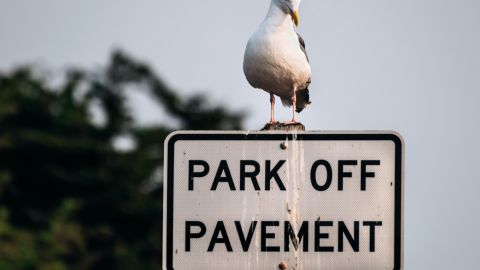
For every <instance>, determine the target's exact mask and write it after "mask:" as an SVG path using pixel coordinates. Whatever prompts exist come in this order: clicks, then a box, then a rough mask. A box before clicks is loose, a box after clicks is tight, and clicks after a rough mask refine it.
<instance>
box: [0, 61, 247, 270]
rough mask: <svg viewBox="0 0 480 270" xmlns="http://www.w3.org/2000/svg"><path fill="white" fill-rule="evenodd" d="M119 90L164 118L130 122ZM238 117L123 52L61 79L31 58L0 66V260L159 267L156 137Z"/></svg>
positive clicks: (7, 265)
mask: <svg viewBox="0 0 480 270" xmlns="http://www.w3.org/2000/svg"><path fill="white" fill-rule="evenodd" d="M126 91H146V93H147V94H149V95H151V96H152V97H153V98H154V99H155V100H156V101H158V103H159V105H160V106H162V107H163V108H164V109H165V111H166V113H167V114H168V116H169V117H170V119H172V121H171V122H166V123H164V124H162V125H157V126H149V127H139V126H137V125H135V123H134V121H133V120H132V117H131V114H130V112H129V110H128V107H127V105H126V97H125V93H126ZM92 108H96V109H97V110H100V111H101V112H102V115H104V116H105V117H104V118H105V121H104V122H102V123H98V121H95V119H94V117H93V116H92ZM242 120H243V115H242V114H241V113H232V112H230V111H228V110H227V109H226V108H224V107H221V106H212V105H210V104H209V103H208V102H207V100H206V99H205V98H204V97H203V96H201V95H197V96H193V97H190V98H182V97H180V96H178V95H177V94H176V93H175V92H174V91H172V90H171V89H170V88H169V87H167V86H166V85H165V84H164V83H163V82H162V81H161V80H160V79H159V78H158V77H157V76H156V75H155V74H154V73H153V72H152V71H151V69H150V68H149V67H148V66H146V65H145V64H142V63H139V62H137V61H134V60H133V59H132V58H130V57H128V56H126V55H125V54H123V53H122V52H115V53H113V55H112V58H111V62H110V64H109V65H108V67H107V68H106V69H105V70H100V71H97V72H87V71H84V70H79V69H75V70H70V71H69V72H67V75H66V79H65V83H64V84H63V85H62V86H61V87H52V86H51V85H50V84H49V83H48V82H47V80H46V79H45V78H42V76H40V75H38V74H36V73H35V72H34V71H33V70H32V69H31V68H20V69H18V70H16V71H14V72H12V73H11V74H1V73H0V269H102V270H103V269H160V268H161V222H162V193H163V192H162V186H161V183H162V179H161V178H162V173H161V172H162V164H163V141H164V139H165V137H166V136H167V135H168V134H169V133H170V132H171V131H173V130H174V129H176V128H180V129H196V130H204V129H240V128H241V123H242ZM172 123H175V125H173V124H172ZM119 138H129V140H130V144H132V147H131V149H128V150H122V149H118V148H116V147H115V146H114V142H115V141H116V140H118V139H119Z"/></svg>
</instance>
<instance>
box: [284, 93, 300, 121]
mask: <svg viewBox="0 0 480 270" xmlns="http://www.w3.org/2000/svg"><path fill="white" fill-rule="evenodd" d="M292 108H293V109H292V120H291V121H290V122H287V123H285V124H286V125H295V124H297V120H296V119H295V109H296V108H297V95H296V94H295V92H294V93H293V96H292Z"/></svg>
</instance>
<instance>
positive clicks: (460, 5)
mask: <svg viewBox="0 0 480 270" xmlns="http://www.w3.org/2000/svg"><path fill="white" fill-rule="evenodd" d="M269 3H270V0H244V1H225V0H204V1H191V0H189V1H187V0H175V1H152V0H143V1H128V0H115V1H113V0H110V1H107V0H103V1H99V0H82V1H75V2H74V1H64V0H44V1H34V0H31V1H28V0H15V1H14V0H0V70H4V71H5V70H11V69H12V68H13V67H15V66H17V65H19V64H25V63H35V64H37V65H40V66H46V67H53V68H54V70H56V71H57V72H61V71H62V70H63V69H64V68H66V67H68V66H71V65H77V66H83V67H87V68H98V67H100V66H102V65H105V63H106V61H107V60H108V57H109V54H110V52H111V51H112V50H113V49H116V48H119V49H122V50H125V51H126V52H128V53H130V54H131V55H133V56H135V57H137V58H139V59H141V60H143V61H146V62H147V63H149V64H151V65H152V66H153V67H154V69H155V71H156V72H157V73H158V74H159V75H160V76H161V77H162V78H164V79H165V80H166V81H167V83H168V84H169V85H170V86H171V87H173V88H174V89H177V90H178V91H179V92H181V93H183V94H188V95H189V94H193V93H197V92H203V93H207V94H208V95H209V96H210V97H211V99H212V100H213V102H214V103H224V104H226V105H228V106H229V107H231V108H232V109H234V110H243V111H245V112H247V113H248V115H249V116H248V118H247V122H246V126H247V128H248V129H252V130H255V129H259V128H261V127H262V126H263V125H264V124H265V123H266V122H267V120H268V119H269V96H268V94H267V93H265V92H262V91H260V90H255V89H252V88H251V87H250V86H249V84H248V83H247V81H246V80H245V77H244V75H243V71H242V61H243V52H244V49H245V45H246V42H247V40H248V38H249V36H250V34H251V33H252V32H253V31H254V30H255V29H256V27H257V26H258V24H259V23H260V22H261V21H262V20H263V18H264V16H265V13H266V11H267V9H268V6H269ZM300 16H301V17H300V18H301V21H300V27H299V30H298V31H299V32H300V33H301V34H302V36H303V38H304V39H305V41H306V45H307V51H308V54H309V58H310V62H311V66H312V72H313V73H312V85H311V87H310V90H311V99H312V101H313V104H312V105H311V106H310V107H309V108H307V109H306V110H305V111H304V112H302V114H300V115H299V120H300V121H302V122H303V123H304V124H305V125H306V127H307V129H309V130H371V129H374V130H396V131H398V132H400V133H401V134H402V136H403V138H404V140H405V145H406V166H405V183H406V185H405V226H406V227H405V268H406V269H477V268H478V266H477V264H478V263H477V262H476V260H477V259H478V254H479V252H480V248H479V247H478V243H480V234H478V233H476V230H477V229H478V228H479V227H480V196H479V195H478V191H479V190H480V176H479V174H480V172H477V170H476V169H475V168H476V167H477V166H478V164H480V157H479V156H480V142H479V137H478V135H479V134H480V1H478V0H402V1H399V0H388V1H387V0H365V1H359V0H303V1H302V5H301V8H300ZM277 104H278V106H277V118H278V119H279V120H282V121H286V120H288V119H289V117H290V110H289V109H287V108H282V107H281V105H280V102H277ZM130 106H131V107H132V109H133V110H134V112H135V116H136V118H137V120H138V121H139V122H140V123H141V124H144V125H148V124H151V123H156V122H158V121H161V120H165V118H163V117H164V116H162V111H161V110H159V109H158V108H156V107H155V105H154V104H153V103H151V101H150V100H149V98H148V97H146V96H142V95H140V94H132V95H130Z"/></svg>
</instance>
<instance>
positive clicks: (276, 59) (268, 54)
mask: <svg viewBox="0 0 480 270" xmlns="http://www.w3.org/2000/svg"><path fill="white" fill-rule="evenodd" d="M243 69H244V72H245V76H246V78H247V80H248V82H249V83H250V84H251V85H252V86H253V87H255V88H259V89H263V90H264V91H266V92H268V93H272V94H275V95H277V96H279V97H280V98H281V99H282V103H283V104H284V105H289V106H290V105H292V96H294V95H295V92H296V91H297V90H301V89H305V88H306V87H308V84H309V83H310V76H311V70H310V65H309V63H308V59H307V57H306V55H305V53H304V52H303V51H302V49H301V46H300V44H299V37H298V36H297V32H296V31H295V26H294V24H293V21H292V18H291V17H290V15H289V14H286V13H285V12H284V11H283V10H282V9H281V8H280V7H279V6H277V5H276V3H275V0H273V1H272V4H271V6H270V10H269V11H268V14H267V17H266V18H265V20H264V21H263V22H262V24H261V25H260V26H259V28H258V29H257V30H256V31H255V33H253V35H252V36H251V37H250V39H249V41H248V44H247V48H246V50H245V57H244V63H243Z"/></svg>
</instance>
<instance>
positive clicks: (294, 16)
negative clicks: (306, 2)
mask: <svg viewBox="0 0 480 270" xmlns="http://www.w3.org/2000/svg"><path fill="white" fill-rule="evenodd" d="M290 15H292V20H293V22H294V23H295V26H297V27H298V23H299V22H300V16H299V15H298V10H295V11H291V12H290Z"/></svg>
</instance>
